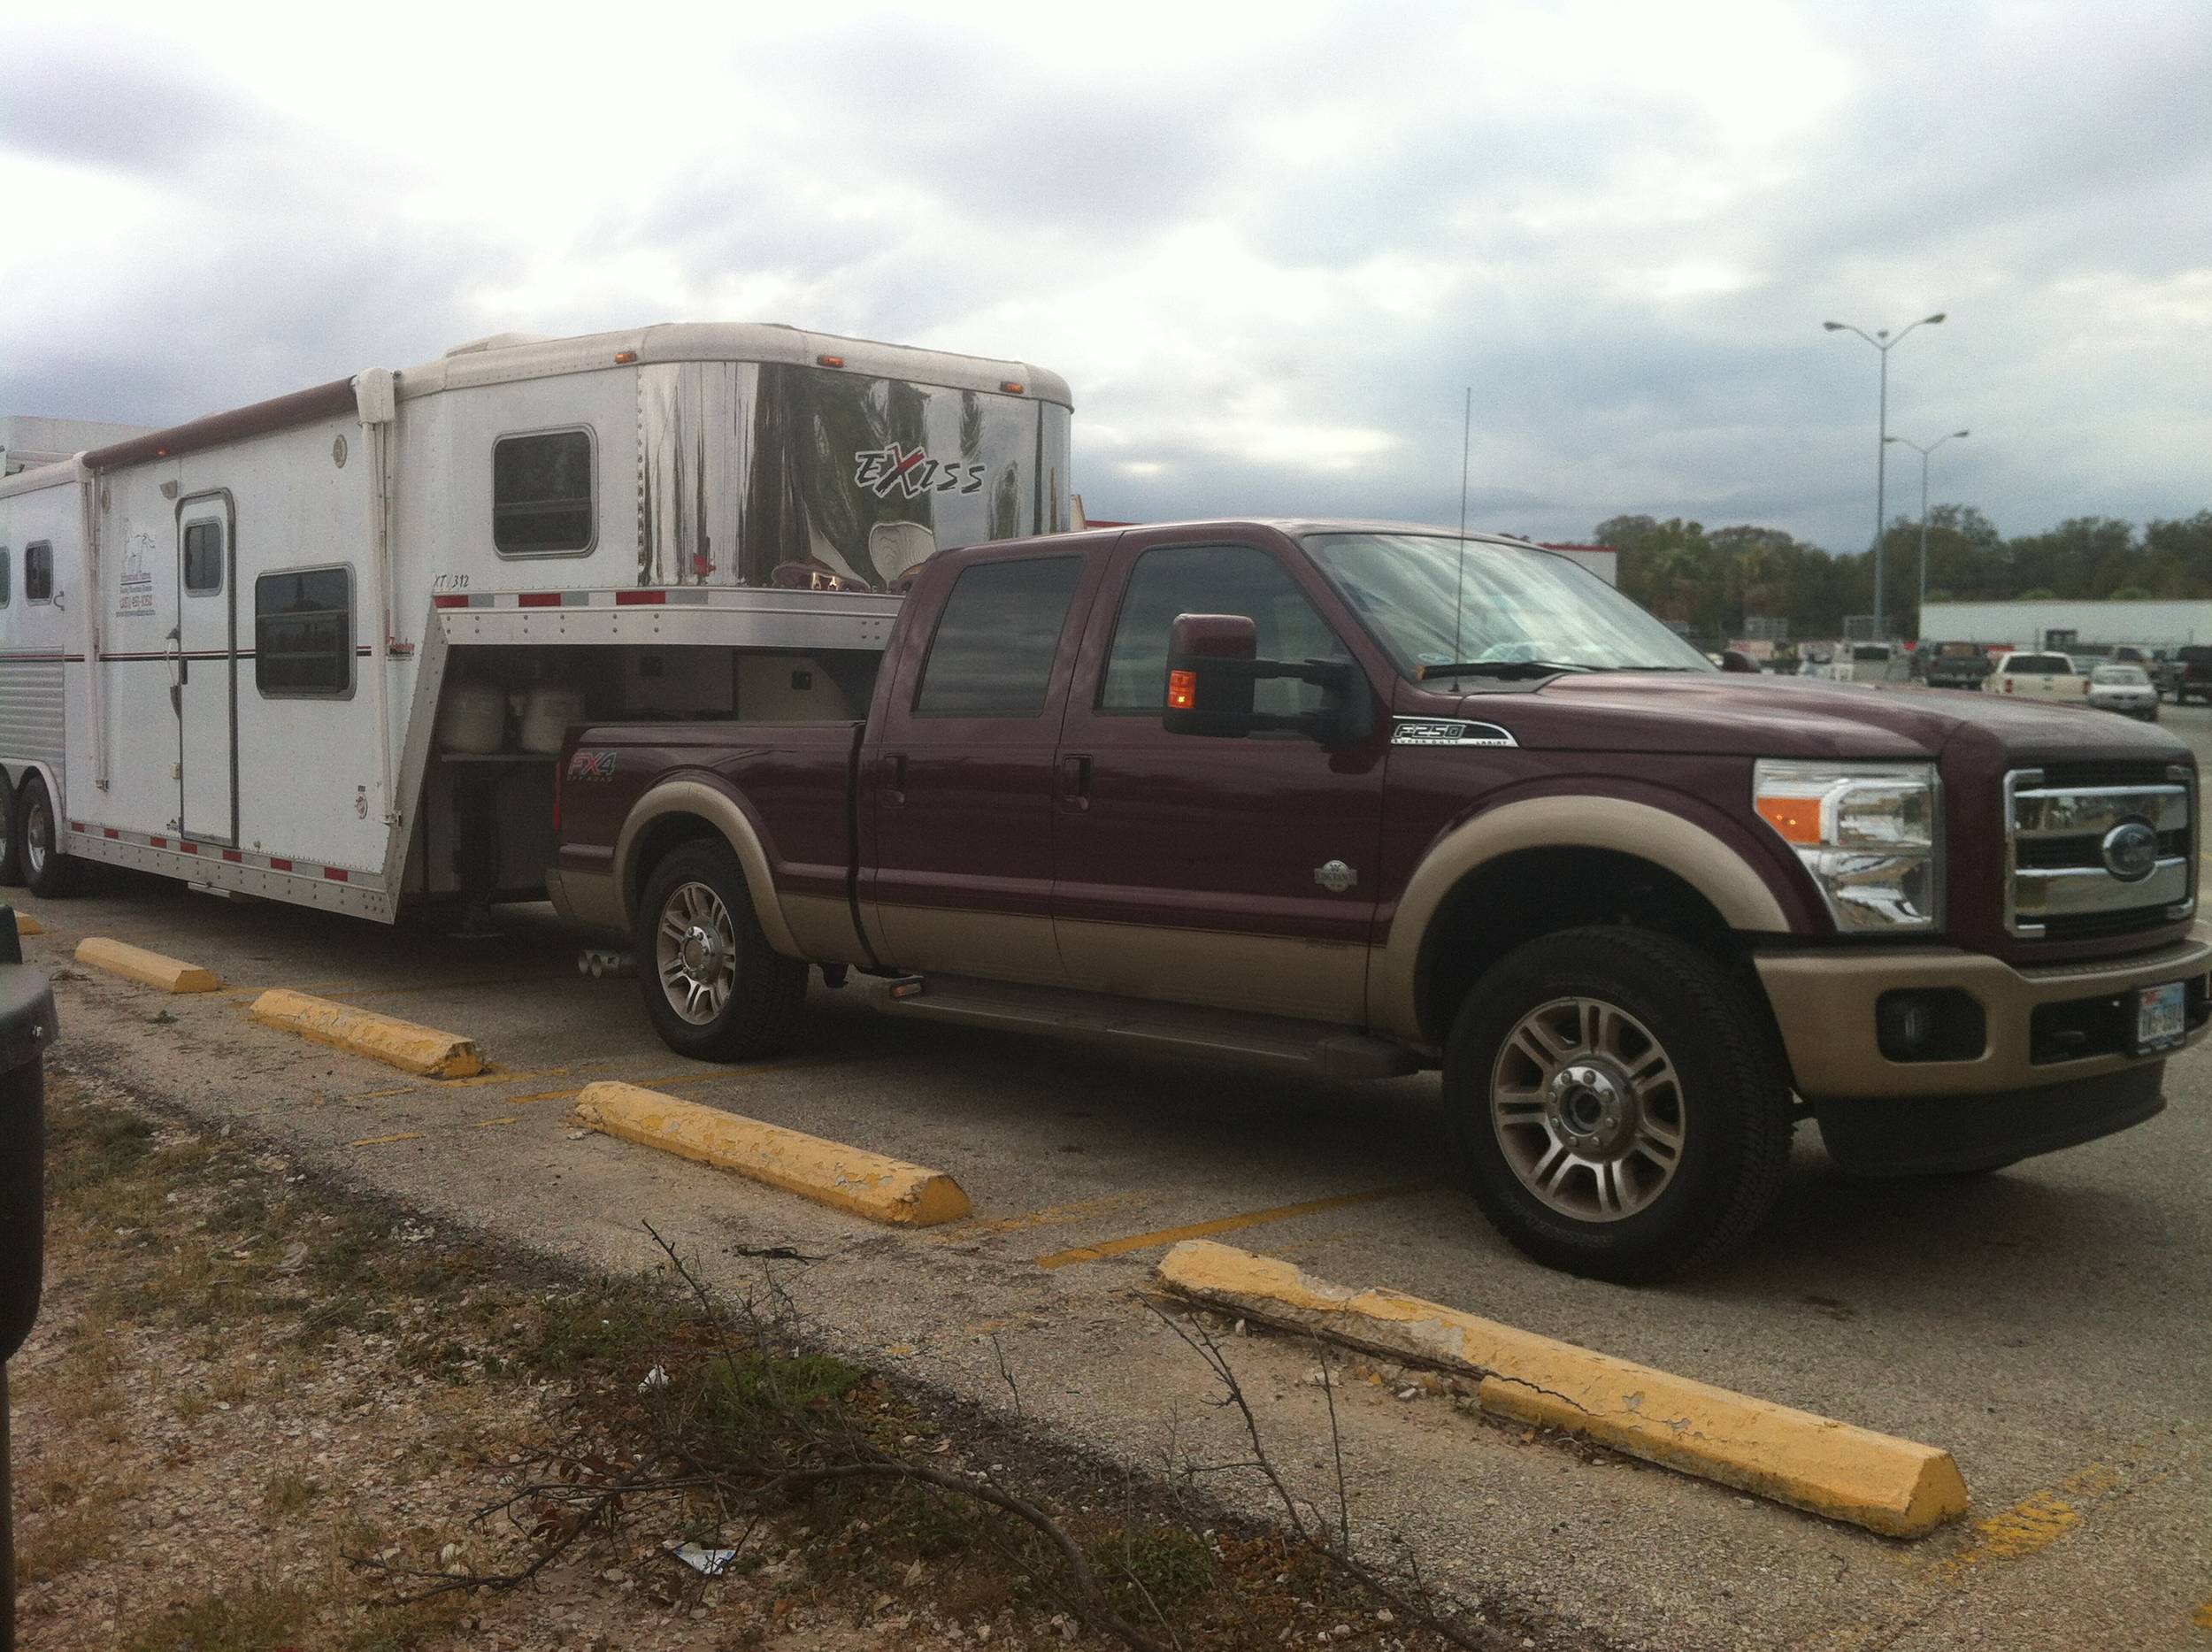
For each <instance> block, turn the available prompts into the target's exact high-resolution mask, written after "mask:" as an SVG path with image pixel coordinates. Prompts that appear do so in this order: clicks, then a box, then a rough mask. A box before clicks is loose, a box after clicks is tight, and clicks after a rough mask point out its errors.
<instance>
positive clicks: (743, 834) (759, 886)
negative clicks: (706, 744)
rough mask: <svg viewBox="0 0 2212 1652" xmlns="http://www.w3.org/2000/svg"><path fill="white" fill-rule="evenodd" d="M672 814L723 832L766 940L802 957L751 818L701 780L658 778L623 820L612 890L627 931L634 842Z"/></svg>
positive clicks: (731, 798)
mask: <svg viewBox="0 0 2212 1652" xmlns="http://www.w3.org/2000/svg"><path fill="white" fill-rule="evenodd" d="M670 815H696V816H698V817H699V818H702V819H703V820H705V821H706V822H707V823H708V824H709V825H710V826H713V827H714V828H715V829H716V830H717V831H718V832H719V833H720V834H722V838H723V841H725V842H726V843H727V844H728V845H729V846H730V848H731V849H732V850H733V851H734V852H735V854H736V856H737V864H739V866H741V868H743V870H744V872H745V888H746V892H747V894H749V895H751V897H752V902H753V916H754V917H755V918H757V919H759V921H760V927H761V933H762V934H764V935H765V936H766V937H767V938H768V944H769V945H770V946H772V947H773V948H774V949H776V950H777V951H779V952H780V953H782V954H783V955H784V956H785V957H794V958H803V957H806V956H807V955H806V954H805V953H804V952H803V951H802V950H800V948H799V943H798V941H797V940H796V939H795V937H794V936H793V935H792V933H791V926H790V924H789V923H787V921H786V920H785V918H784V915H783V904H782V903H781V902H780V901H779V900H778V899H777V898H776V880H775V877H774V875H773V874H772V872H770V871H769V867H768V851H767V850H766V849H764V848H763V847H762V845H761V841H760V834H759V832H758V831H757V829H756V828H755V827H754V826H753V822H752V819H751V818H750V817H749V816H748V815H747V814H746V812H745V811H744V809H743V807H742V806H741V804H740V803H738V801H737V799H736V797H735V796H734V795H732V794H731V793H729V792H726V791H724V790H723V789H722V788H719V787H718V786H714V785H711V784H710V783H709V782H707V781H705V780H663V781H661V782H660V783H659V784H658V785H657V786H655V787H654V788H652V789H651V790H650V791H649V792H647V793H646V794H645V795H644V796H642V797H641V798H639V799H638V800H637V803H635V804H634V806H633V807H632V808H631V810H630V813H629V818H627V819H626V820H624V821H623V823H622V833H621V835H620V836H619V837H618V838H617V839H616V840H615V846H614V894H615V901H616V910H617V911H618V912H619V914H620V916H621V918H622V926H623V927H624V928H625V929H627V928H629V927H630V926H632V925H633V924H634V923H635V922H636V921H637V914H636V913H635V912H634V911H632V910H631V901H630V891H631V887H632V874H633V873H634V872H635V871H636V869H637V868H636V857H637V848H638V841H639V840H640V839H641V838H642V837H643V836H644V834H645V829H646V828H647V827H648V826H651V825H652V824H653V822H655V821H656V820H663V819H665V818H667V817H669V816H670Z"/></svg>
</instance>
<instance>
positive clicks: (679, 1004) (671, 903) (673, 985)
mask: <svg viewBox="0 0 2212 1652" xmlns="http://www.w3.org/2000/svg"><path fill="white" fill-rule="evenodd" d="M654 941H655V944H654V962H655V964H656V965H657V967H658V970H659V972H660V981H661V990H662V991H663V992H664V993H666V994H667V995H668V1003H669V1007H670V1008H671V1009H672V1010H675V1012H676V1013H677V1014H678V1015H680V1016H681V1017H683V1018H684V1019H685V1020H687V1021H688V1022H690V1023H691V1024H692V1025H693V1026H706V1025H708V1024H709V1023H710V1022H711V1021H712V1020H713V1019H714V1018H716V1017H717V1016H718V1015H720V1014H721V1013H722V1009H723V1006H724V1005H725V1004H726V1003H729V1001H730V992H731V990H732V988H733V987H735V986H736V985H737V929H736V926H734V925H733V923H732V922H731V921H730V911H729V908H727V907H726V906H724V905H723V904H722V897H721V896H720V895H717V894H715V892H714V891H713V890H712V889H710V888H709V887H707V886H706V885H705V884H703V883H680V884H678V885H677V886H676V887H674V888H673V889H672V890H670V891H669V895H668V899H667V901H666V902H665V903H663V905H662V907H661V921H660V927H659V928H658V929H657V931H656V932H655V936H654Z"/></svg>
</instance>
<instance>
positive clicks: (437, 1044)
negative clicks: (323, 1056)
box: [251, 987, 484, 1079]
mask: <svg viewBox="0 0 2212 1652" xmlns="http://www.w3.org/2000/svg"><path fill="white" fill-rule="evenodd" d="M251 1014H252V1016H253V1018H254V1019H255V1020H257V1021H258V1022H260V1023H261V1024H262V1025H263V1026H280V1027H282V1028H284V1029H285V1030H286V1031H288V1032H292V1033H299V1034H300V1035H301V1036H302V1037H303V1038H311V1039H313V1040H314V1041H316V1042H317V1043H319V1044H334V1045H335V1046H337V1048H339V1049H347V1050H351V1051H352V1052H353V1053H354V1054H355V1055H357V1056H366V1057H369V1059H370V1060H372V1061H380V1062H383V1063H384V1064H386V1065H388V1066H393V1067H397V1068H399V1069H400V1070H401V1071H402V1072H414V1073H419V1074H421V1075H422V1076H423V1077H425V1078H427V1079H472V1078H474V1077H475V1076H476V1075H477V1074H478V1073H480V1072H483V1071H484V1058H483V1057H481V1056H480V1055H479V1054H478V1053H477V1050H476V1044H475V1042H474V1041H473V1040H471V1039H465V1038H463V1037H462V1036H461V1035H460V1034H459V1033H441V1032H439V1031H438V1030H437V1029H436V1028H435V1027H428V1026H416V1025H415V1023H414V1022H412V1021H401V1020H396V1019H395V1018H393V1017H391V1016H388V1015H379V1014H377V1012H376V1011H375V1010H357V1009H355V1008H354V1007H353V1006H352V1005H351V1004H349V1003H337V1002H336V1001H335V1000H334V999H329V998H316V997H311V996H310V995H308V994H306V993H303V992H292V991H290V990H288V988H285V987H273V988H271V989H270V990H269V991H267V992H265V993H263V994H262V995H261V996H260V997H258V998H257V999H255V1000H254V1001H253V1009H252V1010H251Z"/></svg>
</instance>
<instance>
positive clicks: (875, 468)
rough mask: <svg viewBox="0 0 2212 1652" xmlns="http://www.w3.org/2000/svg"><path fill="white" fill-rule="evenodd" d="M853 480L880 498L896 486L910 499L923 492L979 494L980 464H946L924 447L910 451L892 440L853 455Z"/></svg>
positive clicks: (886, 497) (981, 477)
mask: <svg viewBox="0 0 2212 1652" xmlns="http://www.w3.org/2000/svg"><path fill="white" fill-rule="evenodd" d="M853 481H854V483H855V484H856V486H858V487H861V488H865V489H866V490H867V491H868V492H870V493H872V494H873V495H875V496H876V497H877V498H879V499H888V498H889V497H890V496H891V491H892V489H894V488H896V489H897V490H898V491H899V492H901V493H902V494H904V495H905V496H907V497H908V498H909V499H918V498H920V497H921V496H923V495H924V494H931V493H939V494H979V493H981V492H982V491H983V466H982V465H980V464H973V465H965V464H964V465H948V464H946V463H945V462H944V461H943V460H942V459H933V458H931V457H929V450H928V449H926V448H916V449H914V450H913V451H912V452H911V453H909V452H908V451H907V450H906V449H904V448H902V447H901V446H900V445H899V444H898V443H897V442H893V443H892V444H891V445H890V446H889V447H887V448H871V449H866V450H865V451H864V452H859V453H856V454H854V455H853Z"/></svg>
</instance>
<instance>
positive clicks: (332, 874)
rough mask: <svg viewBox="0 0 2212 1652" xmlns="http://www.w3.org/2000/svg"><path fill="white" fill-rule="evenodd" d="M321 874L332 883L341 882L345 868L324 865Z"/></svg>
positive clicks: (344, 874)
mask: <svg viewBox="0 0 2212 1652" xmlns="http://www.w3.org/2000/svg"><path fill="white" fill-rule="evenodd" d="M323 876H324V877H326V878H327V879H329V880H330V881H331V882H333V883H343V882H344V881H345V880H346V872H345V869H344V868H343V867H340V866H326V867H324V868H323Z"/></svg>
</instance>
